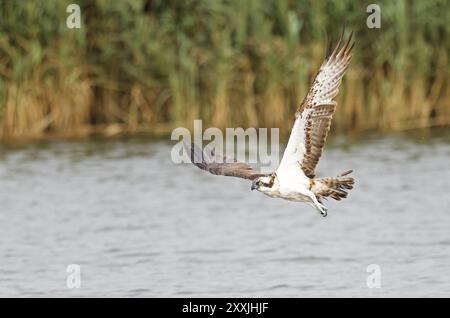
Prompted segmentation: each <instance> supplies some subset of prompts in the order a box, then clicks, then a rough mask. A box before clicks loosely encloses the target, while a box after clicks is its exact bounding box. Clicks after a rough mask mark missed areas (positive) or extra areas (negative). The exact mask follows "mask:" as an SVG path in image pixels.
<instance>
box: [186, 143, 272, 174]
mask: <svg viewBox="0 0 450 318" xmlns="http://www.w3.org/2000/svg"><path fill="white" fill-rule="evenodd" d="M186 148H188V147H186ZM187 150H188V152H190V160H191V162H192V163H193V164H194V165H195V166H197V167H198V168H200V169H202V170H205V171H208V172H210V173H212V174H215V175H221V176H229V177H237V178H243V179H249V180H253V179H256V178H258V177H262V176H267V175H268V174H266V173H262V172H260V171H256V170H253V168H252V167H251V166H250V165H249V164H247V163H244V162H237V161H234V162H229V161H230V160H229V159H227V158H225V157H224V158H217V157H216V158H213V157H211V156H209V155H208V154H207V153H205V152H204V151H202V150H201V149H200V148H199V147H198V146H196V145H195V144H194V143H193V144H192V145H191V148H190V149H189V148H188V149H187ZM219 159H220V160H219Z"/></svg>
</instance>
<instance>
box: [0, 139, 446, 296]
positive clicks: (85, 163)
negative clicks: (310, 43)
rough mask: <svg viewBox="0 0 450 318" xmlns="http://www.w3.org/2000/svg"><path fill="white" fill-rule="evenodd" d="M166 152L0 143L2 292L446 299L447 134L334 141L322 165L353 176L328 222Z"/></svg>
mask: <svg viewBox="0 0 450 318" xmlns="http://www.w3.org/2000/svg"><path fill="white" fill-rule="evenodd" d="M170 150H171V145H170V144H169V143H165V142H161V141H160V142H155V141H149V140H146V139H145V138H137V139H127V140H109V141H99V140H97V141H87V142H63V141H53V142H47V143H37V144H31V145H23V146H15V147H11V146H0V206H1V210H0V236H1V237H0V238H1V243H0V244H1V245H0V258H1V261H0V296H169V297H171V296H176V297H180V296H212V297H218V296H238V297H240V296H277V297H283V296H286V297H305V296H307V297H309V296H375V297H380V296H450V195H449V192H450V166H449V159H450V138H449V134H445V133H444V134H440V135H439V136H437V137H427V138H424V139H421V138H419V139H418V140H417V139H415V138H407V137H404V136H392V137H370V138H367V139H364V138H362V139H360V140H359V141H357V142H351V141H350V140H348V139H345V138H337V139H334V140H332V141H331V143H330V144H328V145H327V148H326V151H325V153H324V156H323V158H322V159H321V162H320V163H319V172H320V174H321V175H334V174H336V173H338V172H341V171H344V170H345V169H348V168H353V169H354V170H355V173H354V176H355V178H356V180H357V183H356V187H355V188H354V189H353V190H352V192H351V194H350V196H349V198H348V199H346V200H344V201H341V202H335V201H328V202H327V203H326V205H327V206H328V207H329V215H328V217H327V218H322V217H320V216H319V215H318V214H317V213H316V212H315V211H314V210H313V209H312V208H311V207H309V206H307V205H305V204H301V203H293V202H288V201H283V200H279V199H271V198H268V197H266V196H264V195H263V194H261V193H257V192H251V191H250V184H249V182H247V181H245V180H239V179H233V178H225V177H216V176H212V175H209V174H207V173H205V172H202V171H200V170H198V169H197V168H195V167H193V166H188V165H181V166H176V165H174V164H173V163H172V162H171V160H170ZM69 264H79V265H80V266H81V288H79V289H69V288H67V285H66V278H67V275H69V274H68V273H66V268H67V266H68V265H69ZM370 264H377V265H378V266H379V268H380V270H381V276H380V283H381V288H378V289H377V288H374V289H370V288H368V287H367V284H366V280H367V277H368V276H369V275H370V274H371V273H368V272H366V269H367V266H369V265H370Z"/></svg>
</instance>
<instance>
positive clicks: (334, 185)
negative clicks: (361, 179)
mask: <svg viewBox="0 0 450 318" xmlns="http://www.w3.org/2000/svg"><path fill="white" fill-rule="evenodd" d="M352 172H353V170H349V171H346V172H343V173H341V174H340V175H338V176H337V177H330V178H321V179H314V180H313V185H312V187H311V190H312V191H313V192H314V194H315V195H316V197H318V199H321V198H327V197H331V198H333V199H335V200H338V201H339V200H341V199H344V198H346V197H347V195H348V190H351V189H353V184H354V183H355V180H354V179H353V178H352V177H347V175H349V174H350V173H352Z"/></svg>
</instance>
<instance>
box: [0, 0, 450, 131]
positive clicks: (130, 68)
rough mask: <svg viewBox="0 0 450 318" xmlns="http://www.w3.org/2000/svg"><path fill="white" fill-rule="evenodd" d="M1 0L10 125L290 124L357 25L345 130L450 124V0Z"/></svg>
mask: <svg viewBox="0 0 450 318" xmlns="http://www.w3.org/2000/svg"><path fill="white" fill-rule="evenodd" d="M71 2H73V1H68V0H67V1H57V0H48V1H28V0H27V1H7V0H0V138H2V139H7V138H15V137H29V136H31V137H34V136H45V135H46V134H68V135H76V134H81V135H86V134H90V133H92V132H95V131H98V130H101V131H106V132H109V133H111V134H113V133H115V132H116V131H125V132H129V133H135V132H139V131H150V132H154V131H160V130H163V131H168V129H170V128H171V127H175V126H180V125H183V126H187V127H191V126H192V121H193V119H195V118H202V119H203V120H204V121H205V123H204V127H205V126H206V125H214V126H219V127H233V126H243V127H247V126H260V127H280V128H281V129H282V132H283V133H287V132H288V131H289V130H290V126H291V123H292V116H293V113H294V111H295V109H296V107H297V106H298V104H299V103H300V102H301V100H302V98H303V95H304V94H305V93H306V91H307V89H308V87H309V85H310V82H311V80H312V78H313V76H314V75H315V73H316V71H317V70H318V67H319V66H320V63H321V61H322V59H323V56H324V51H325V43H326V35H328V36H332V37H334V38H335V39H336V38H337V36H338V34H339V32H340V29H341V27H342V25H343V24H344V23H346V25H347V29H352V30H354V31H355V33H356V46H355V49H354V59H353V61H352V64H351V66H350V69H349V71H348V73H347V74H346V76H345V79H344V82H343V85H342V86H341V93H340V94H339V97H338V102H339V107H338V111H337V114H336V116H335V121H334V126H333V128H334V129H337V130H340V131H361V130H379V131H393V130H404V129H411V128H423V127H430V126H435V125H449V124H450V107H449V105H450V80H449V79H450V76H449V75H450V74H449V73H450V67H449V66H448V65H449V58H450V25H449V24H448V21H450V3H449V2H448V1H446V0H430V1H420V0H415V1H413V0H410V1H408V0H397V1H389V0H384V1H378V2H377V3H378V4H379V5H380V7H381V17H382V24H381V29H369V28H367V26H366V19H367V16H368V13H366V6H367V3H365V2H363V1H356V2H355V1H353V0H342V1H313V0H303V1H290V0H268V1H259V0H228V1H225V0H214V1H206V0H203V1H194V0H187V1H175V0H171V1H167V0H166V1H157V0H147V1H145V0H123V1H106V0H96V1H87V0H84V1H81V0H80V1H78V3H79V4H80V6H81V12H82V18H83V20H82V27H81V28H80V29H68V28H67V27H66V22H65V21H66V18H67V16H68V13H66V7H67V5H68V4H69V3H71Z"/></svg>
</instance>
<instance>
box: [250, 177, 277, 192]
mask: <svg viewBox="0 0 450 318" xmlns="http://www.w3.org/2000/svg"><path fill="white" fill-rule="evenodd" d="M274 182H275V174H271V175H269V176H262V177H258V178H256V179H254V180H253V182H252V188H251V189H252V190H258V191H261V192H267V191H270V189H271V188H272V187H273V185H274Z"/></svg>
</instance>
